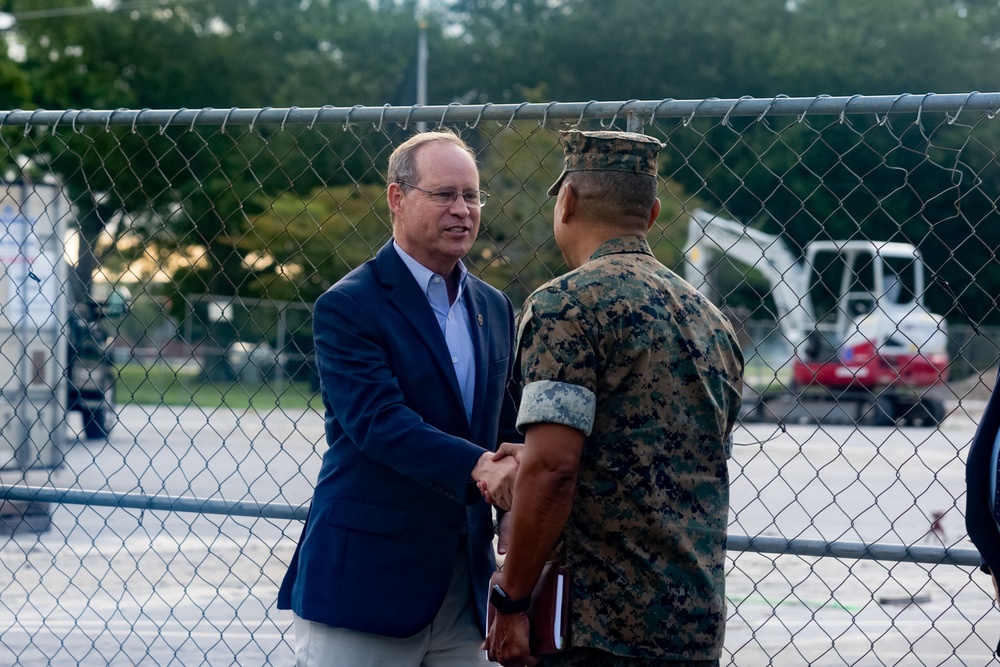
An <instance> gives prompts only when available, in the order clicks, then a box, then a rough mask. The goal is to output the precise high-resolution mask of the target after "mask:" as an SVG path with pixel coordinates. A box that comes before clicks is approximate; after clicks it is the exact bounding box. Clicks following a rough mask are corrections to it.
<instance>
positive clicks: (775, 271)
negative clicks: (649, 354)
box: [684, 209, 949, 426]
mask: <svg viewBox="0 0 1000 667" xmlns="http://www.w3.org/2000/svg"><path fill="white" fill-rule="evenodd" d="M684 253H685V259H686V260H687V261H686V263H685V268H684V277H685V278H686V279H687V281H688V282H690V283H691V284H692V285H694V286H695V287H697V288H699V289H701V290H702V291H703V292H704V293H706V294H707V295H709V297H710V298H712V295H718V294H719V293H720V289H719V285H718V284H717V283H718V281H719V279H720V276H719V274H722V273H724V272H723V271H719V270H718V269H719V268H720V267H721V265H722V264H723V262H722V260H723V258H725V260H728V261H729V262H731V263H732V266H735V267H737V268H738V269H739V271H740V273H741V274H742V277H741V279H742V280H746V279H747V278H748V276H750V275H751V274H753V275H756V274H759V275H761V276H763V278H764V279H765V280H766V281H767V283H768V285H769V291H768V294H769V296H770V299H769V300H768V304H767V306H771V304H770V302H771V301H773V313H772V314H773V316H774V321H775V326H776V327H777V330H778V331H779V332H780V333H781V336H782V337H783V338H784V340H786V341H787V346H786V347H787V348H788V349H790V350H791V359H790V360H778V361H775V362H773V363H774V366H773V368H776V369H778V368H786V367H787V364H788V361H790V363H791V374H790V377H789V376H788V375H785V377H784V378H783V379H782V380H780V381H779V380H778V374H777V373H775V374H774V381H772V382H769V383H767V386H757V387H752V388H750V389H749V390H748V391H749V392H750V395H748V396H745V397H744V404H745V405H744V419H751V420H753V419H761V420H769V419H777V420H781V421H785V420H798V421H807V420H814V421H823V418H824V417H828V416H832V415H834V414H837V415H840V417H841V418H845V417H846V418H847V419H849V420H852V421H853V422H854V423H856V424H869V425H885V426H888V425H913V426H935V425H937V424H939V423H940V422H941V421H942V420H943V419H944V417H945V404H944V401H943V396H942V391H941V388H942V385H943V383H944V382H945V381H946V380H947V373H948V366H949V357H948V349H947V341H948V338H947V333H946V325H945V322H944V319H943V318H942V317H941V316H940V315H936V314H934V313H932V312H930V310H929V309H928V308H927V307H926V306H925V305H924V301H923V294H924V289H925V280H926V278H925V265H924V263H923V260H922V259H921V256H920V253H919V251H918V250H917V249H916V248H915V247H913V246H912V245H910V244H908V243H899V242H884V241H871V240H843V241H834V240H818V241H813V242H811V243H809V244H807V245H806V246H805V248H804V249H803V252H802V256H801V257H797V256H796V255H794V254H793V253H792V252H791V251H790V250H789V249H788V246H787V245H786V243H785V242H784V241H783V240H782V239H781V238H780V237H779V236H775V235H772V234H767V233H765V232H762V231H760V230H757V229H753V228H751V227H747V226H746V225H743V224H740V223H738V222H735V221H733V220H729V219H726V218H724V217H722V216H720V215H716V214H712V213H709V212H706V211H704V210H700V209H699V210H696V211H694V212H692V213H691V214H690V221H689V223H688V238H687V242H686V244H685V249H684ZM744 267H746V268H745V269H744ZM713 300H714V301H718V299H717V298H713ZM761 306H764V304H763V303H762V304H761Z"/></svg>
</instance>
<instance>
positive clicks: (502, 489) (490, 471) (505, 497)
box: [472, 443, 518, 511]
mask: <svg viewBox="0 0 1000 667" xmlns="http://www.w3.org/2000/svg"><path fill="white" fill-rule="evenodd" d="M507 444H508V443H504V444H503V445H501V446H500V450H501V451H505V452H509V450H504V447H505V446H506V445H507ZM499 454H500V452H499V451H498V452H497V453H496V454H494V453H493V452H483V455H482V456H480V457H479V461H477V462H476V467H475V468H473V469H472V479H473V481H475V482H476V486H478V487H479V491H480V492H481V493H482V494H483V496H484V497H485V498H486V502H488V503H490V504H492V505H496V506H497V507H499V508H500V509H502V510H508V511H509V510H510V502H511V499H512V498H513V496H514V479H515V478H516V477H517V468H518V460H517V459H518V457H517V456H516V455H514V454H513V453H504V454H503V455H502V456H500V457H499V458H497V456H498V455H499Z"/></svg>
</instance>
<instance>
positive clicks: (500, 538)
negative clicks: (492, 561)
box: [497, 512, 511, 556]
mask: <svg viewBox="0 0 1000 667" xmlns="http://www.w3.org/2000/svg"><path fill="white" fill-rule="evenodd" d="M510 527H511V521H510V512H504V513H503V516H501V517H500V520H499V521H498V522H497V553H498V554H500V555H501V556H503V555H505V554H506V553H507V548H508V547H509V546H510Z"/></svg>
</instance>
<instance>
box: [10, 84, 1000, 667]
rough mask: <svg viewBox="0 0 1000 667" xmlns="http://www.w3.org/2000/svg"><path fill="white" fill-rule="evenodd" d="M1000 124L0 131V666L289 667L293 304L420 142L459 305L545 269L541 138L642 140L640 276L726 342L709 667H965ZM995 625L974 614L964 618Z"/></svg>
mask: <svg viewBox="0 0 1000 667" xmlns="http://www.w3.org/2000/svg"><path fill="white" fill-rule="evenodd" d="M998 110H1000V95H997V94H978V93H971V94H968V95H927V96H909V95H904V96H893V97H888V96H886V97H881V96H876V97H862V96H854V97H850V98H847V97H843V98H837V97H825V96H824V97H816V98H808V99H804V98H794V99H793V98H781V97H779V98H774V99H765V100H758V99H740V100H716V99H708V100H695V101H676V100H661V101H651V102H644V101H631V102H624V103H622V102H594V101H592V102H588V103H573V104H562V103H556V102H552V103H547V104H533V103H532V104H529V103H524V104H519V105H484V106H466V105H458V104H453V105H448V106H439V107H435V106H430V107H422V106H417V107H390V106H386V107H375V108H372V107H353V108H346V107H323V108H314V109H299V108H294V107H293V108H289V109H255V110H245V109H230V110H214V109H201V110H187V109H176V110H163V111H157V110H116V111H87V110H84V111H71V110H66V111H42V110H39V111H31V112H28V111H8V112H0V140H2V141H3V144H4V148H5V151H4V153H5V155H4V157H3V158H2V170H3V172H2V178H3V181H4V182H5V184H6V187H5V192H6V195H5V198H4V199H3V200H2V201H0V218H2V219H3V221H4V228H3V230H2V232H0V233H2V234H3V237H2V238H0V251H2V257H0V259H2V261H3V263H4V268H5V272H4V278H3V281H2V282H0V291H2V293H0V301H2V303H3V309H2V316H0V320H2V321H0V338H2V339H3V340H2V350H0V366H3V368H0V377H9V378H10V379H9V380H0V382H4V383H5V384H3V386H2V387H0V390H2V391H0V398H2V400H0V424H2V428H3V430H2V432H0V496H2V502H3V504H2V506H0V530H2V532H3V533H4V534H5V535H6V537H4V538H3V539H4V540H5V541H4V542H3V547H2V564H0V593H2V595H0V631H2V633H3V642H2V645H0V663H2V664H11V665H38V664H52V665H77V664H109V665H136V664H149V665H185V666H186V665H200V664H211V665H219V664H239V665H255V664H260V665H263V664H276V665H283V664H291V663H292V662H293V657H292V654H293V651H292V639H293V638H292V633H291V616H290V614H286V613H284V612H282V613H279V612H277V611H276V610H275V608H274V604H275V596H276V593H277V587H278V583H279V581H280V579H281V577H282V576H283V574H284V571H285V567H286V564H287V562H288V560H289V558H290V556H291V553H292V551H293V549H294V545H295V542H296V540H297V539H298V537H299V531H300V528H301V521H302V520H303V519H304V517H305V514H306V510H307V507H308V503H309V499H310V496H311V492H312V485H313V483H314V481H315V477H316V473H317V471H318V467H319V462H320V456H321V453H322V451H323V449H324V447H325V442H324V435H323V419H322V414H321V407H320V405H319V401H318V397H317V393H318V381H317V378H316V374H315V368H314V365H313V361H312V331H311V321H310V309H311V304H312V302H313V301H314V299H315V298H316V297H317V296H318V295H319V294H321V293H322V292H323V291H324V290H325V289H326V288H327V287H329V286H330V285H331V284H333V283H334V282H336V280H338V279H339V278H340V277H342V276H343V275H345V274H346V273H347V271H349V270H350V269H351V268H353V267H355V266H357V265H358V264H360V263H361V262H363V261H365V260H366V259H368V258H369V257H371V256H373V255H374V253H375V252H376V251H377V249H378V248H379V247H381V246H382V245H383V244H384V243H385V242H386V241H387V240H388V239H389V236H390V224H389V217H388V210H387V207H386V203H385V198H384V187H385V186H384V176H383V174H384V172H385V166H386V162H387V159H388V155H389V153H390V152H391V150H392V147H393V146H395V145H396V144H398V143H399V142H400V141H401V140H403V139H404V138H405V137H406V136H408V135H409V134H411V133H412V132H413V131H415V130H416V129H417V128H418V127H421V126H426V127H430V128H436V127H449V128H452V129H454V130H456V131H458V132H459V133H460V134H461V135H462V136H463V137H464V138H466V140H467V141H469V142H470V144H471V145H473V146H474V147H475V148H476V150H477V152H478V155H479V161H480V165H481V171H482V181H483V187H484V188H485V189H486V190H487V191H488V192H489V193H490V194H491V197H490V200H489V202H488V205H487V207H486V208H485V209H484V211H483V223H484V230H483V232H482V234H481V237H480V239H479V240H478V242H477V243H476V245H475V247H474V248H473V251H472V253H471V254H470V256H469V257H468V261H467V264H468V266H469V268H470V270H471V271H473V272H474V273H475V274H477V275H480V276H482V277H483V278H484V279H485V280H487V281H488V282H490V283H491V284H493V285H494V286H496V287H498V288H499V289H502V290H504V291H505V292H506V293H507V294H508V295H509V296H510V298H511V299H512V301H513V302H514V303H515V306H516V305H518V304H520V303H521V302H522V301H523V299H524V298H525V296H526V295H527V294H529V293H530V291H531V290H532V289H534V288H535V287H537V286H538V285H540V284H541V283H542V282H544V281H545V280H547V279H548V278H550V277H552V276H554V275H557V274H558V273H560V272H561V271H562V270H564V267H563V264H562V259H561V256H560V255H559V252H558V249H557V248H556V247H555V245H554V243H553V241H552V239H551V229H550V222H549V220H550V214H551V202H550V200H549V199H548V198H547V197H546V196H545V194H544V193H545V191H546V189H547V187H548V185H549V184H550V183H551V182H552V181H553V180H554V178H555V177H556V175H557V174H558V173H559V171H560V169H561V159H562V151H561V148H560V146H559V144H558V130H560V129H566V128H571V127H572V128H580V129H596V128H601V127H604V128H611V127H614V128H619V129H629V130H641V131H643V132H646V133H648V134H651V135H653V136H656V137H658V138H660V139H661V140H662V141H663V142H664V144H665V148H664V150H663V152H662V153H661V165H660V173H661V176H662V181H661V192H660V198H661V201H662V203H663V211H662V213H661V215H660V218H659V220H658V221H657V223H656V224H655V226H654V227H653V229H652V230H651V233H650V243H651V245H652V247H653V249H654V252H655V253H656V254H657V256H658V257H659V258H660V259H661V260H662V261H663V262H664V263H666V264H667V265H668V266H670V267H672V268H674V269H675V270H676V271H677V272H678V273H681V274H682V275H685V276H686V277H687V278H688V279H689V280H690V281H692V282H693V283H695V284H696V285H698V286H700V287H701V288H702V289H703V290H705V291H706V293H708V294H710V295H711V296H712V298H713V299H714V300H716V301H717V302H718V303H719V304H720V305H722V306H723V307H724V308H725V309H726V310H727V312H728V313H729V314H730V316H731V318H732V319H733V321H734V324H736V326H737V327H738V330H739V333H740V336H741V340H742V342H743V345H744V347H745V352H746V357H747V360H748V368H747V373H748V375H747V379H748V387H749V391H748V393H747V397H746V401H745V403H746V405H745V406H744V415H743V421H742V424H741V426H740V428H739V429H738V431H737V433H736V436H735V437H736V442H737V445H738V446H737V447H736V448H735V451H734V455H733V459H732V462H731V465H730V476H731V484H732V510H731V525H730V539H729V547H730V553H729V563H728V575H727V593H728V597H729V622H728V626H727V639H726V652H725V655H724V657H723V664H734V665H749V664H754V665H758V664H759V665H764V664H778V665H794V664H827V665H840V664H852V665H887V664H892V665H899V664H920V665H946V664H956V665H957V664H983V663H985V662H988V661H989V660H990V659H991V650H992V647H993V646H994V645H995V641H996V637H995V634H996V627H997V625H996V620H995V618H993V617H992V616H991V610H992V608H993V605H992V604H991V595H992V591H991V590H990V589H991V586H990V585H989V582H988V580H987V579H986V577H985V576H984V575H982V574H981V573H979V572H978V571H977V569H976V566H977V565H978V555H977V554H976V552H975V551H974V550H973V549H972V548H971V544H970V543H969V542H968V539H967V537H966V535H965V530H964V519H963V511H964V497H963V496H964V461H965V453H966V449H967V446H968V443H969V441H970V440H971V438H972V435H973V433H974V430H975V427H976V424H977V423H978V421H979V418H980V416H981V414H982V410H983V408H984V401H985V398H986V396H987V395H988V393H989V390H990V389H991V387H992V383H993V380H994V378H995V376H996V366H997V360H998V353H1000V351H998V343H997V341H998V340H1000V335H998V331H1000V329H998V327H1000V317H998V313H997V311H996V308H995V307H994V306H995V295H996V294H997V293H998V292H1000V290H998V289H997V288H998V285H997V284H996V283H997V282H998V281H1000V275H998V272H997V271H996V265H995V263H996V257H995V253H996V250H997V248H998V246H1000V225H998V224H997V214H996V210H995V205H994V203H995V202H996V201H997V200H998V198H1000V173H998V166H997V151H998V149H1000V125H998V123H997V121H996V119H995V116H996V114H997V112H998ZM993 613H995V612H993Z"/></svg>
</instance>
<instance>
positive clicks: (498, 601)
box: [490, 584, 531, 614]
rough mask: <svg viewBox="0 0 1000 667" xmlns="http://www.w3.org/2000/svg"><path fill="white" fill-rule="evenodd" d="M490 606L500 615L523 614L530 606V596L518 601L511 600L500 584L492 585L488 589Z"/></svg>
mask: <svg viewBox="0 0 1000 667" xmlns="http://www.w3.org/2000/svg"><path fill="white" fill-rule="evenodd" d="M490 604H491V605H493V607H494V608H495V609H496V610H497V611H498V612H500V613H501V614H523V613H524V612H526V611H528V607H529V606H531V596H530V595H529V596H528V597H526V598H521V599H520V600H511V599H510V596H509V595H507V594H506V593H505V592H504V590H503V589H502V588H500V584H493V588H491V589H490Z"/></svg>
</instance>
